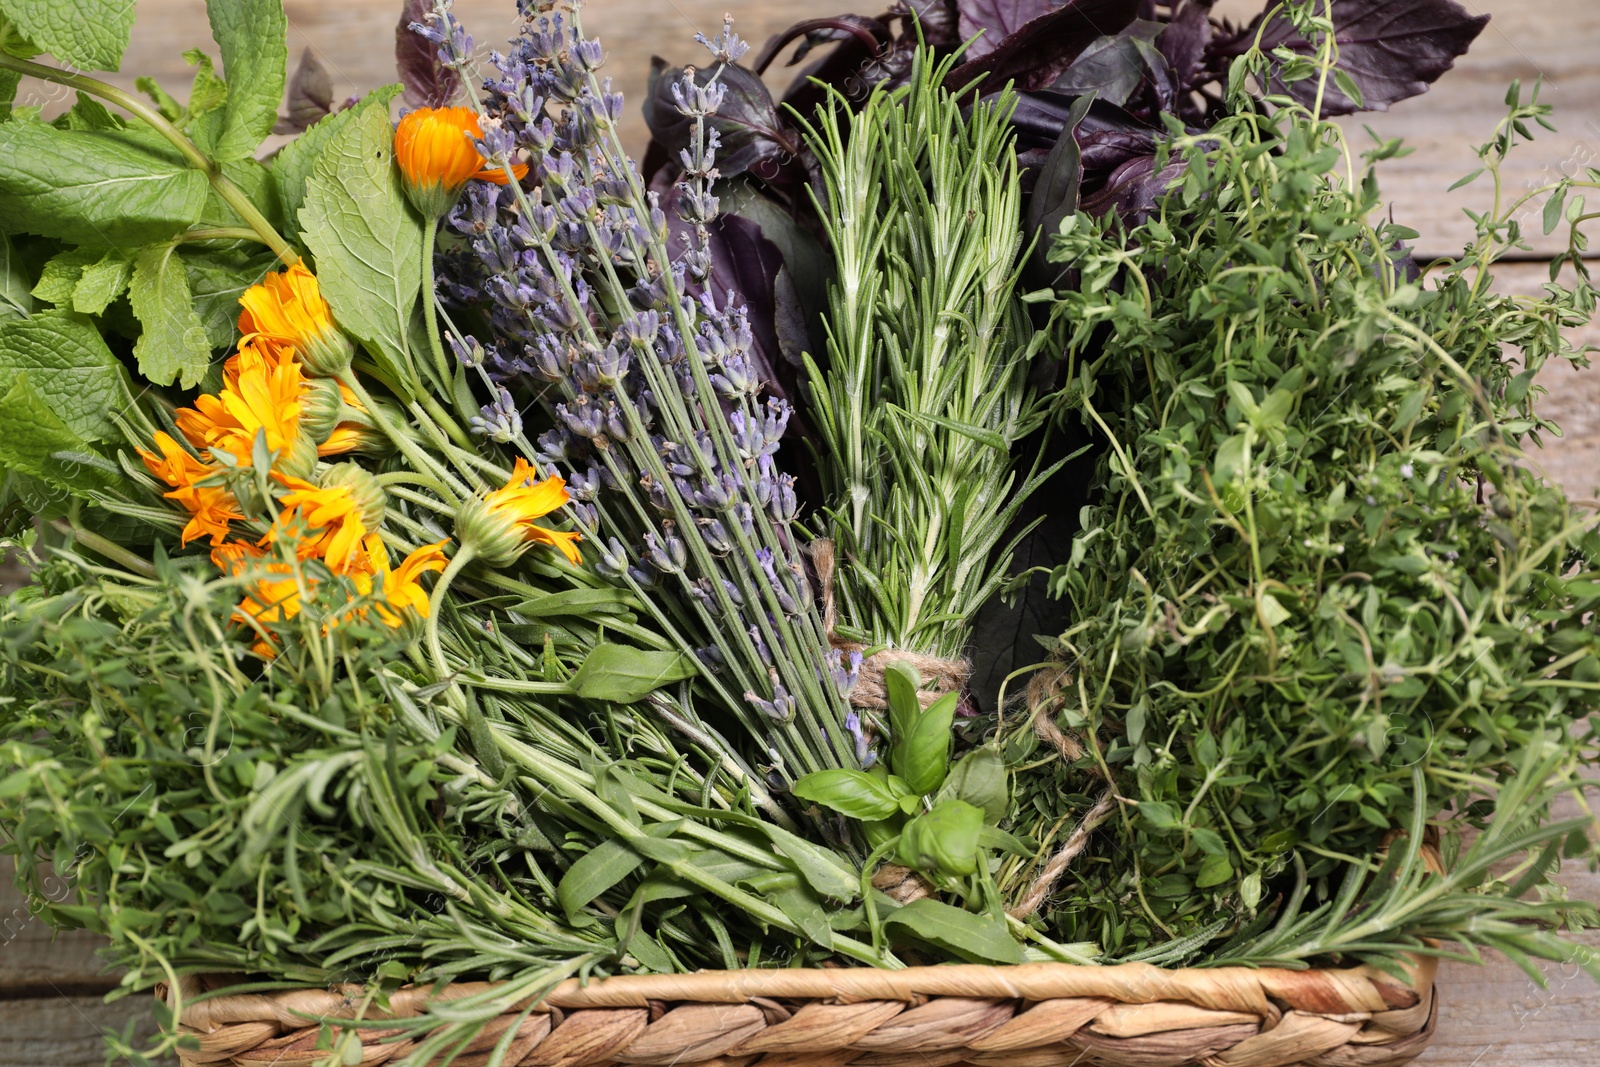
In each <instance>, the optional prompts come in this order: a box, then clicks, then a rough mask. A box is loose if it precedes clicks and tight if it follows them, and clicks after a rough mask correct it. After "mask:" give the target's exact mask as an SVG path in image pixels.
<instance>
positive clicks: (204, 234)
mask: <svg viewBox="0 0 1600 1067" xmlns="http://www.w3.org/2000/svg"><path fill="white" fill-rule="evenodd" d="M178 240H179V241H182V242H186V243H191V244H192V243H194V242H196V241H254V242H256V243H257V244H266V240H265V239H264V238H263V237H262V236H261V235H260V234H259V233H257V232H256V231H254V230H247V229H245V228H244V227H242V226H213V227H211V228H209V229H201V230H186V231H184V232H183V233H181V234H179V235H178Z"/></svg>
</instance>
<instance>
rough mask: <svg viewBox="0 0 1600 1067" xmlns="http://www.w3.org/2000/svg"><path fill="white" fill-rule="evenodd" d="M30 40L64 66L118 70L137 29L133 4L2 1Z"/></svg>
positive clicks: (0, 6) (118, 0) (121, 0)
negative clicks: (130, 39)
mask: <svg viewBox="0 0 1600 1067" xmlns="http://www.w3.org/2000/svg"><path fill="white" fill-rule="evenodd" d="M0 11H4V12H5V13H6V14H7V15H8V16H10V18H11V21H12V22H15V23H16V24H17V28H18V29H20V30H21V31H22V32H23V33H24V34H26V35H27V36H28V38H29V39H30V40H31V41H32V42H33V43H34V44H36V45H38V46H39V47H40V48H43V49H44V50H45V51H46V52H49V53H50V54H52V55H54V56H55V57H56V58H57V59H59V60H61V61H63V62H64V63H66V64H68V65H70V66H74V67H82V68H84V69H86V70H116V69H117V68H118V67H119V66H121V65H122V53H123V52H125V51H127V49H128V36H129V33H130V32H131V31H132V29H133V2H132V0H0Z"/></svg>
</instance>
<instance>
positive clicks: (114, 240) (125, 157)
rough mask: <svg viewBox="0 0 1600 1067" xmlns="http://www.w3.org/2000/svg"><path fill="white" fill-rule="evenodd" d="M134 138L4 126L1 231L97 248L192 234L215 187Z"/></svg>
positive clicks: (123, 133) (119, 133)
mask: <svg viewBox="0 0 1600 1067" xmlns="http://www.w3.org/2000/svg"><path fill="white" fill-rule="evenodd" d="M133 132H134V131H131V130H129V131H117V132H91V131H82V130H58V129H55V128H54V127H52V126H46V125H44V124H43V123H38V122H7V123H3V124H0V228H4V229H7V230H10V231H11V232H21V233H36V234H39V235H41V236H44V237H54V238H56V239H57V240H61V241H66V242H68V243H71V244H77V245H85V246H90V247H96V248H107V247H124V246H127V245H137V244H146V243H149V242H152V241H159V240H163V239H166V238H169V237H172V236H174V235H176V234H178V233H181V232H183V231H184V230H186V229H188V228H189V227H190V226H191V225H193V224H194V222H195V221H196V220H197V219H198V218H199V217H200V213H201V212H202V211H203V210H204V209H205V203H206V194H207V191H208V190H209V188H210V185H209V183H208V182H207V181H206V179H205V176H204V175H203V174H201V173H200V172H199V171H197V170H193V169H190V168H188V167H185V166H183V165H182V164H181V163H176V162H174V161H173V160H172V159H170V158H168V157H165V156H163V155H161V154H158V153H155V152H151V151H149V150H147V149H145V148H144V147H143V146H142V145H140V144H139V143H137V141H136V140H135V139H134V138H133V137H131V136H130V134H132V133H133Z"/></svg>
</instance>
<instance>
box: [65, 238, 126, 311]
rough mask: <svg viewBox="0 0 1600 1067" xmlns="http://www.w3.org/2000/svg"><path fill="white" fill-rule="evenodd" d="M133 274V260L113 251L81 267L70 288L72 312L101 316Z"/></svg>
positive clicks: (119, 294)
mask: <svg viewBox="0 0 1600 1067" xmlns="http://www.w3.org/2000/svg"><path fill="white" fill-rule="evenodd" d="M132 275H133V261H132V260H130V259H129V258H128V257H127V256H125V255H123V254H122V253H121V252H119V251H117V250H116V249H112V250H111V251H109V252H107V253H106V254H105V255H104V256H103V257H102V258H101V259H100V260H99V261H98V262H96V263H92V264H90V265H89V266H87V267H85V268H83V273H82V274H81V275H80V276H79V278H78V284H77V285H75V286H73V287H72V310H73V311H76V312H77V313H78V314H80V315H100V314H103V313H104V312H105V310H106V308H108V307H110V306H111V302H112V301H113V300H115V299H116V298H117V297H119V296H121V295H122V291H123V290H124V289H126V288H127V287H128V279H129V278H130V277H132Z"/></svg>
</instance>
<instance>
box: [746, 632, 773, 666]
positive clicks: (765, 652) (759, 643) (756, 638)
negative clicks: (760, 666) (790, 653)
mask: <svg viewBox="0 0 1600 1067" xmlns="http://www.w3.org/2000/svg"><path fill="white" fill-rule="evenodd" d="M746 633H748V634H749V636H750V643H751V644H753V645H755V646H756V655H758V656H760V657H761V661H762V662H763V663H771V662H772V650H771V649H770V648H768V647H767V643H766V641H764V640H762V638H761V631H760V630H759V629H758V628H756V627H754V626H752V627H750V628H749V629H748V630H747V631H746Z"/></svg>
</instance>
